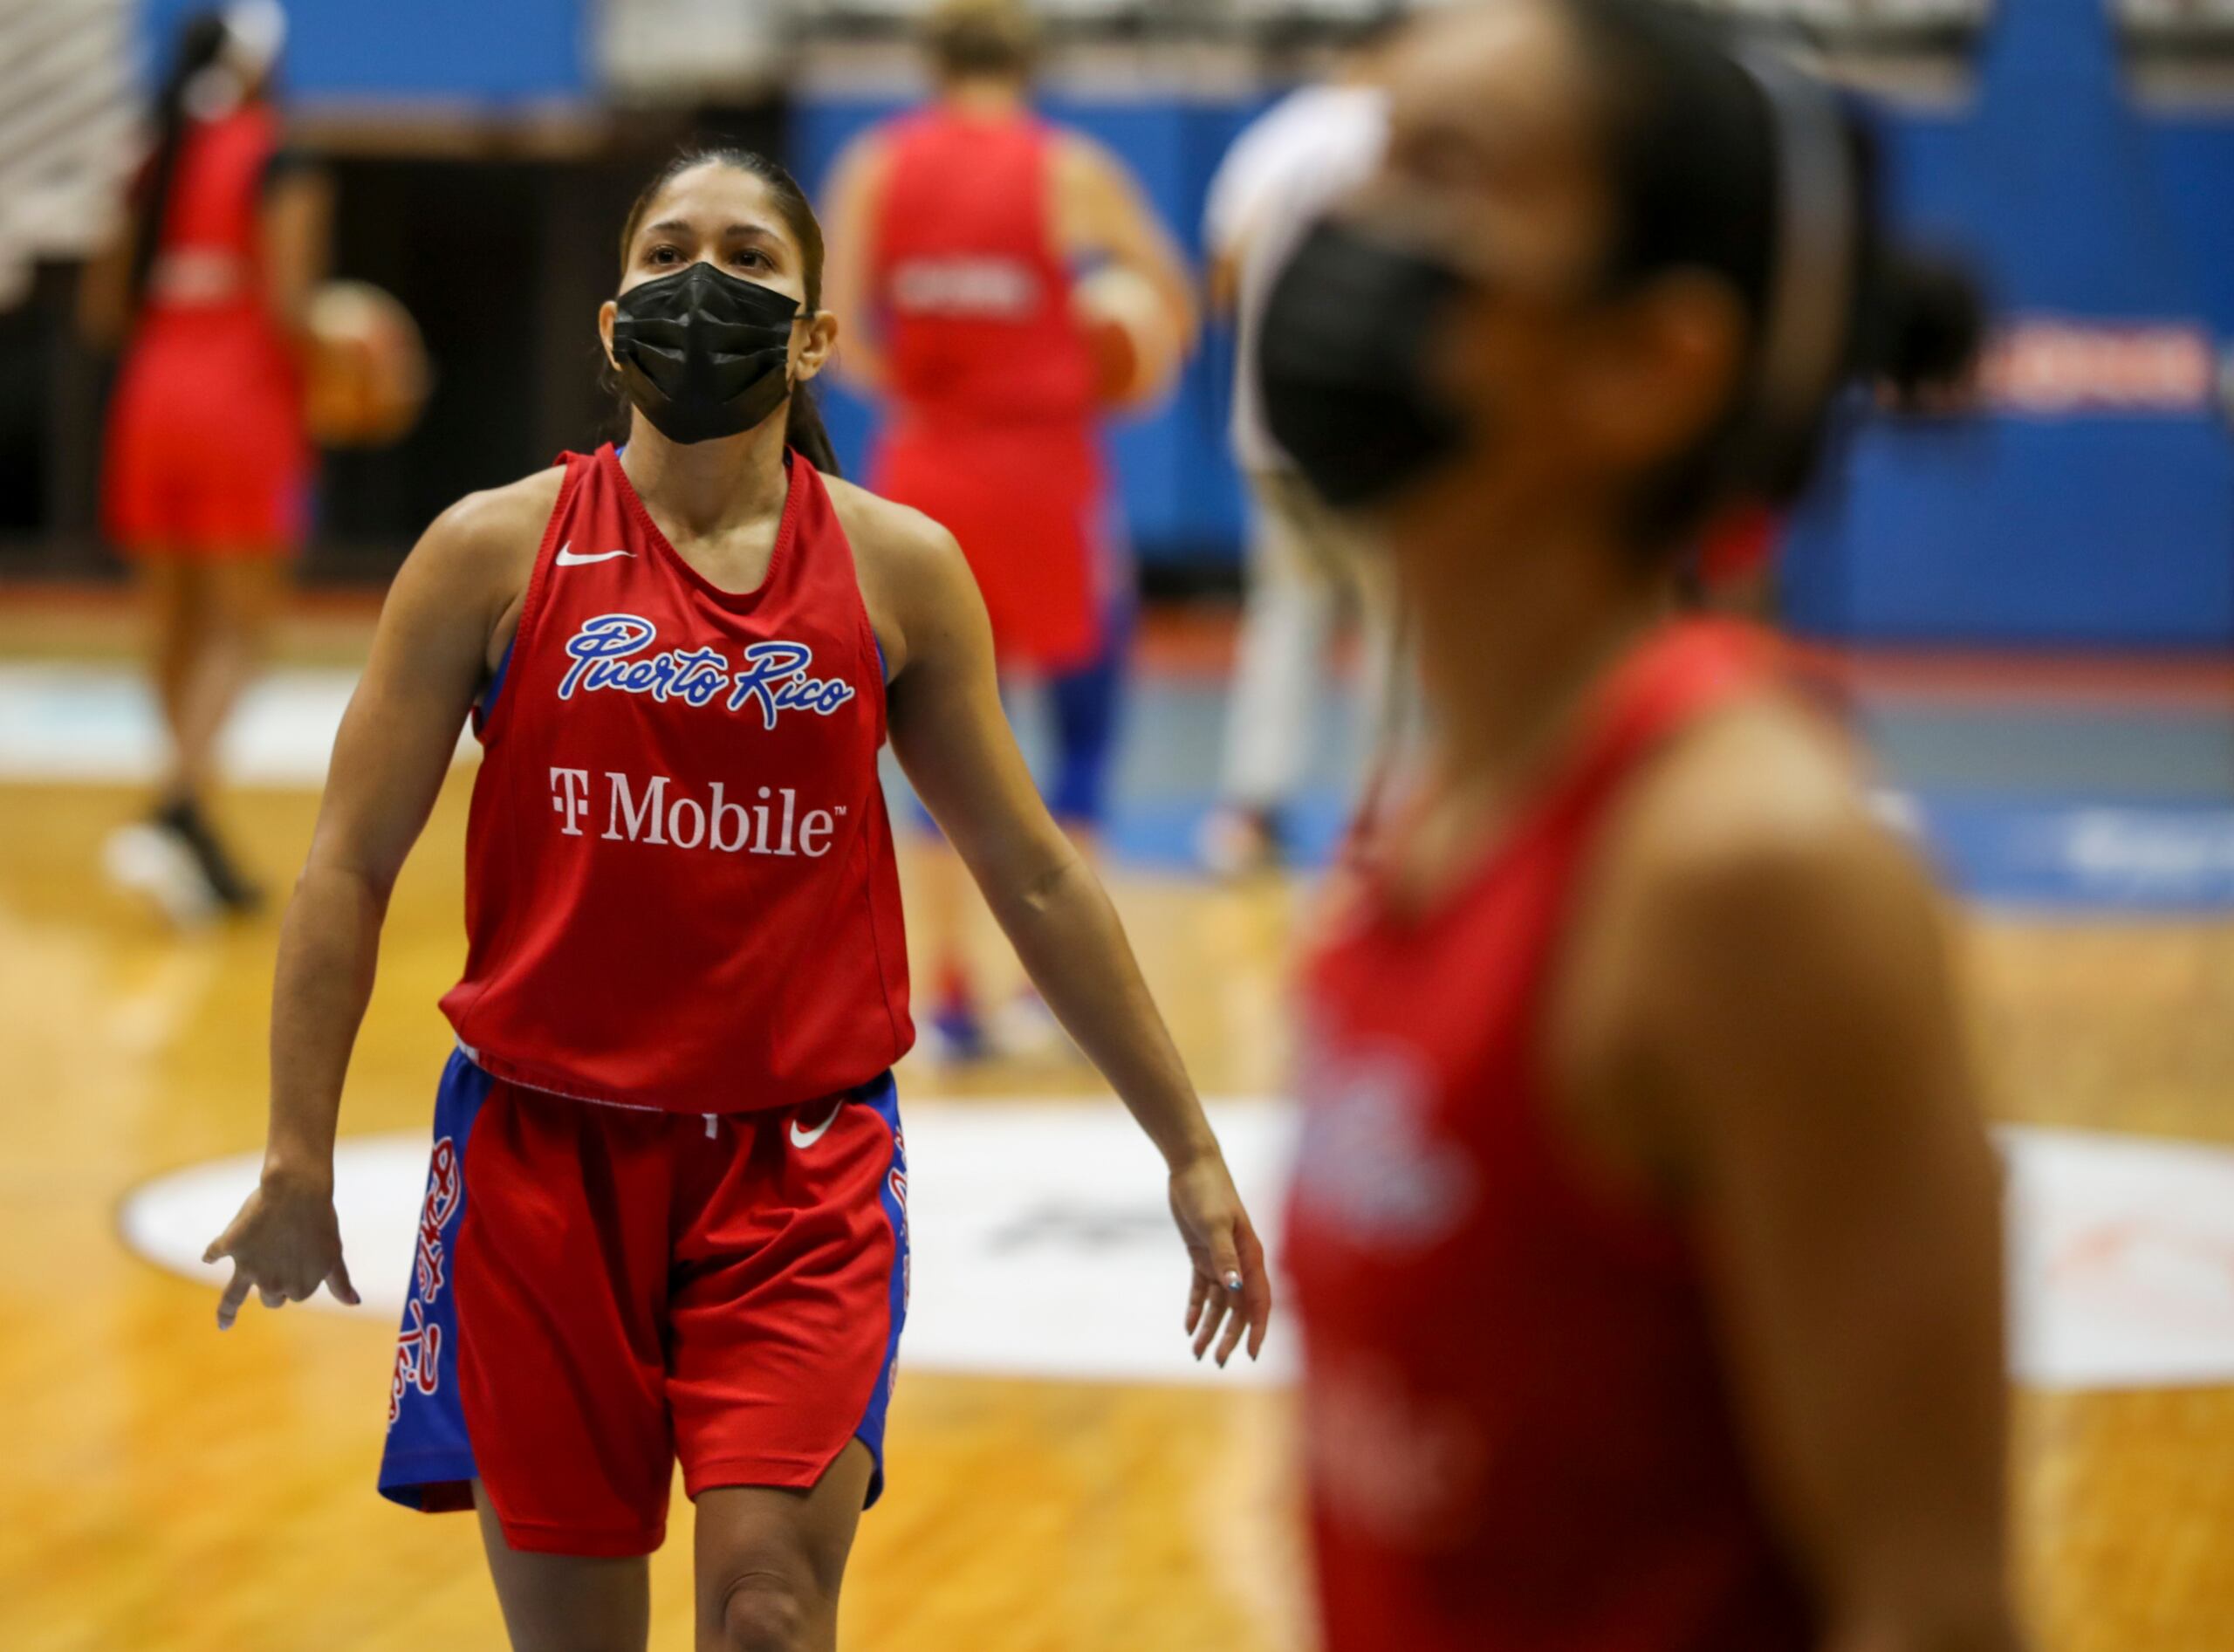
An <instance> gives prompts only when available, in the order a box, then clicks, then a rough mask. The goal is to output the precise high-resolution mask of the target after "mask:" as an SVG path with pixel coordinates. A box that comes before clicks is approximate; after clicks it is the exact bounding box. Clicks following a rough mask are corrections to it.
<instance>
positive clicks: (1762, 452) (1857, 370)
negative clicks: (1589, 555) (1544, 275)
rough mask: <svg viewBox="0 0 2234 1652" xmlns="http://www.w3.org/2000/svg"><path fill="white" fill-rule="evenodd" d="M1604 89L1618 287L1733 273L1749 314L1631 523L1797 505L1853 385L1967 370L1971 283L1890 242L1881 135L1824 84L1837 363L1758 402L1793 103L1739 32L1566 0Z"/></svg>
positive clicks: (1678, 14) (1620, 1)
mask: <svg viewBox="0 0 2234 1652" xmlns="http://www.w3.org/2000/svg"><path fill="white" fill-rule="evenodd" d="M1562 3H1563V5H1564V6H1565V9H1566V12H1567V15H1568V16H1569V17H1571V18H1572V19H1573V23H1574V24H1575V26H1576V29H1577V31H1578V33H1579V36H1580V42H1581V45H1582V48H1583V50H1582V58H1583V61H1584V62H1585V63H1586V65H1588V72H1589V73H1590V74H1591V75H1592V76H1593V80H1594V85H1595V89H1596V92H1597V94H1598V108H1597V111H1596V120H1597V125H1598V130H1599V133H1600V141H1601V142H1602V144H1603V147H1604V157H1605V164H1606V168H1607V177H1608V179H1609V181H1610V183H1611V186H1612V191H1613V197H1614V211H1613V216H1614V224H1615V231H1614V243H1613V245H1612V246H1611V248H1610V249H1609V250H1608V257H1607V270H1606V274H1607V279H1608V280H1609V282H1610V283H1611V284H1614V286H1615V287H1617V288H1618V287H1621V286H1629V285H1634V284H1640V283H1642V282H1645V281H1648V280H1649V279H1651V278H1654V277H1655V276H1657V275H1661V274H1664V273H1667V272H1669V271H1676V270H1679V269H1693V270H1702V271H1707V272H1709V273H1710V274H1713V275H1716V276H1719V277H1721V278H1723V280H1725V281H1726V282H1728V284H1730V289H1731V290H1732V291H1734V292H1735V293H1736V294H1737V298H1738V301H1739V304H1740V305H1741V306H1742V308H1743V310H1744V315H1745V318H1746V321H1747V336H1748V351H1747V358H1746V360H1744V362H1743V363H1742V364H1741V367H1740V376H1739V384H1740V389H1739V390H1738V392H1737V394H1735V395H1733V397H1732V398H1731V404H1730V407H1729V408H1727V409H1726V410H1725V412H1724V414H1723V417H1722V418H1721V419H1720V420H1719V421H1718V422H1717V423H1716V425H1715V426H1714V427H1713V428H1711V429H1710V431H1709V432H1708V433H1707V435H1705V436H1704V437H1703V439H1702V441H1701V442H1700V443H1699V444H1698V446H1696V448H1694V449H1692V450H1691V451H1689V452H1688V453H1685V454H1682V455H1680V456H1677V457H1676V458H1675V459H1674V460H1671V461H1669V463H1666V464H1665V465H1663V466H1662V467H1661V469H1660V470H1659V471H1658V472H1657V473H1656V474H1655V475H1653V476H1648V478H1646V480H1645V482H1644V483H1643V484H1642V486H1641V489H1640V490H1639V491H1638V494H1637V496H1636V497H1635V499H1634V522H1633V525H1634V533H1635V535H1636V537H1637V538H1638V539H1639V540H1640V541H1641V542H1642V543H1645V544H1648V545H1655V546H1659V545H1665V544H1667V543H1668V542H1669V540H1670V539H1680V538H1682V537H1683V536H1685V535H1686V534H1688V533H1689V532H1690V531H1693V530H1695V529H1696V528H1697V527H1698V526H1699V525H1700V524H1702V523H1703V521H1704V520H1705V519H1706V518H1708V517H1710V515H1711V514H1712V513H1713V512H1714V511H1716V510H1717V509H1718V508H1720V507H1722V506H1723V505H1725V504H1730V503H1733V502H1736V501H1739V500H1752V501H1758V502H1760V503H1765V504H1771V505H1782V504H1788V503H1789V502H1790V501H1791V500H1792V499H1793V498H1794V497H1796V496H1797V495H1798V494H1799V491H1800V490H1802V489H1803V488H1804V487H1805V486H1806V483H1807V482H1808V480H1809V478H1810V477H1811V476H1812V475H1813V472H1814V470H1815V469H1816V466H1817V464H1818V463H1819V460H1820V458H1821V456H1822V452H1823V449H1824V445H1825V442H1826V434H1827V432H1828V430H1829V428H1830V423H1831V415H1832V411H1833V408H1834V406H1835V405H1836V403H1837V402H1838V401H1839V399H1840V395H1841V394H1842V393H1843V391H1844V389H1845V387H1847V385H1848V384H1850V383H1852V382H1854V380H1867V381H1874V382H1877V383H1881V384H1884V385H1887V386H1889V387H1891V388H1892V389H1893V391H1894V392H1895V395H1896V396H1897V397H1899V398H1902V399H1904V400H1912V399H1914V398H1915V397H1916V396H1918V395H1919V394H1922V392H1924V391H1926V390H1929V389H1930V388H1933V387H1936V386H1939V385H1943V384H1946V383H1950V382H1952V381H1954V380H1959V378H1960V377H1961V376H1962V375H1963V373H1964V372H1965V371H1966V370H1967V369H1968V367H1969V365H1970V361H1971V360H1972V358H1973V357H1974V356H1975V355H1976V353H1977V347H1978V343H1979V338H1980V333H1981V331H1982V327H1983V318H1982V313H1981V308H1980V305H1979V300H1978V298H1977V291H1976V289H1975V288H1974V287H1973V285H1972V284H1971V283H1970V279H1969V278H1968V277H1967V276H1966V275H1965V274H1964V273H1963V271H1961V270H1960V269H1958V268H1956V266H1954V265H1952V264H1948V263H1944V262H1939V261H1934V260H1930V259H1926V258H1923V257H1917V256H1915V255H1913V254H1911V253H1909V252H1908V251H1907V250H1904V249H1902V248H1901V247H1899V246H1898V245H1896V244H1895V243H1894V241H1893V240H1892V238H1891V237H1890V236H1889V234H1888V230H1887V227H1886V224H1885V223H1884V191H1883V186H1882V181H1881V165H1880V161H1879V156H1878V151H1877V145H1876V141H1875V136H1874V132H1873V130H1872V128H1871V127H1869V125H1868V124H1867V120H1865V119H1864V117H1863V116H1862V114H1861V112H1860V111H1859V110H1858V109H1857V108H1856V107H1855V106H1854V105H1853V103H1852V102H1850V101H1848V100H1846V99H1838V98H1836V97H1835V95H1834V94H1833V93H1830V92H1829V91H1828V90H1827V89H1819V90H1818V91H1817V92H1816V93H1813V94H1811V95H1814V96H1819V98H1820V99H1822V101H1823V105H1824V113H1825V115H1826V117H1827V118H1828V119H1829V120H1832V121H1834V122H1835V123H1836V131H1835V133H1834V134H1833V137H1834V141H1835V142H1836V144H1837V146H1838V147H1839V148H1840V150H1842V152H1843V156H1844V161H1845V172H1846V180H1847V190H1846V196H1847V200H1846V208H1845V209H1846V211H1847V213H1848V214H1849V215H1850V221H1849V222H1848V223H1847V225H1845V226H1844V228H1845V231H1846V233H1845V236H1844V241H1843V245H1844V249H1845V250H1844V256H1845V257H1846V258H1847V261H1848V263H1847V271H1845V274H1846V280H1845V283H1844V286H1845V291H1846V294H1847V302H1846V305H1845V308H1844V313H1843V314H1842V315H1835V316H1833V317H1830V318H1829V319H1828V325H1831V326H1835V327H1836V328H1838V330H1839V332H1838V336H1837V337H1836V338H1834V339H1816V340H1815V341H1814V343H1815V344H1816V346H1818V347H1819V348H1821V349H1822V351H1823V359H1824V360H1826V362H1827V363H1828V364H1829V370H1828V371H1826V372H1825V373H1822V374H1820V375H1819V379H1820V382H1819V384H1818V385H1816V386H1814V387H1812V390H1811V394H1809V396H1808V397H1807V398H1806V402H1805V405H1804V406H1801V407H1799V408H1785V409H1782V410H1779V411H1778V412H1776V413H1774V414H1771V413H1769V412H1768V411H1767V410H1766V409H1765V408H1764V407H1763V406H1762V398H1761V390H1760V380H1761V378H1762V373H1763V367H1764V360H1763V356H1764V352H1765V345H1766V341H1767V339H1768V338H1769V336H1770V334H1771V330H1772V328H1774V327H1775V326H1777V325H1778V317H1776V316H1775V315H1773V314H1772V313H1771V312H1772V310H1773V309H1774V307H1775V305H1776V302H1777V299H1776V297H1775V295H1776V294H1777V292H1778V278H1779V275H1780V273H1781V271H1780V269H1779V265H1780V263H1781V260H1782V258H1783V257H1785V256H1786V254H1787V253H1788V252H1789V250H1790V248H1789V245H1788V243H1787V237H1788V235H1789V234H1790V233H1791V229H1790V226H1788V225H1787V223H1786V221H1785V220H1786V216H1787V215H1786V211H1785V204H1784V195H1783V190H1784V188H1785V179H1784V176H1783V171H1784V168H1785V167H1786V166H1788V165H1791V164H1792V157H1791V155H1790V154H1789V153H1788V151H1789V149H1790V147H1791V136H1792V134H1791V133H1790V131H1789V129H1788V120H1789V111H1788V110H1785V109H1782V108H1780V107H1779V99H1778V97H1777V95H1776V94H1775V93H1772V92H1771V88H1770V85H1769V83H1768V81H1767V79H1765V78H1764V76H1763V75H1762V74H1761V73H1759V72H1756V71H1755V70H1754V69H1752V68H1750V67H1749V66H1748V65H1746V64H1745V63H1744V61H1742V60H1741V58H1740V57H1739V55H1738V53H1737V49H1736V48H1737V43H1736V42H1735V41H1733V40H1732V39H1731V38H1730V37H1729V36H1728V35H1727V33H1726V32H1725V31H1723V30H1722V29H1720V28H1718V27H1717V25H1715V24H1711V23H1710V22H1709V21H1707V20H1706V19H1704V18H1702V17H1697V16H1696V15H1693V14H1688V13H1685V12H1682V11H1680V10H1677V9H1676V8H1675V7H1673V6H1671V5H1669V4H1667V3H1665V0H1562Z"/></svg>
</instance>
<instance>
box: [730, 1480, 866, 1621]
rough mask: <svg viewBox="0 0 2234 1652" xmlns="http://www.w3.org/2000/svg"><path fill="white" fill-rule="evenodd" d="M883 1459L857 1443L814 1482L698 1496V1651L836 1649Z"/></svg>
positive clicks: (748, 1488)
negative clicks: (856, 1545)
mask: <svg viewBox="0 0 2234 1652" xmlns="http://www.w3.org/2000/svg"><path fill="white" fill-rule="evenodd" d="M874 1467H875V1464H874V1459H873V1458H872V1457H870V1455H869V1451H868V1448H867V1447H866V1446H864V1445H863V1444H862V1443H860V1441H859V1440H855V1441H854V1442H853V1443H851V1444H850V1445H848V1446H846V1449H845V1450H843V1451H841V1452H840V1453H839V1457H838V1460H837V1461H836V1462H835V1463H832V1464H831V1465H830V1469H829V1471H828V1472H827V1473H826V1474H825V1475H824V1476H823V1477H822V1478H821V1480H820V1481H819V1482H818V1483H817V1484H815V1485H814V1486H813V1487H812V1489H810V1490H807V1491H782V1490H777V1489H773V1488H770V1487H765V1486H717V1487H715V1488H713V1489H711V1490H709V1491H705V1492H703V1493H702V1494H701V1495H700V1497H699V1498H698V1528H697V1579H698V1583H697V1589H698V1652H834V1649H835V1648H836V1646H837V1644H838V1588H839V1583H840V1581H841V1580H843V1579H844V1577H845V1573H846V1555H847V1554H848V1553H851V1551H852V1549H853V1532H854V1529H855V1527H856V1526H857V1525H859V1524H860V1518H861V1505H862V1504H863V1503H864V1502H865V1501H866V1500H867V1495H868V1487H869V1480H870V1477H871V1476H872V1474H873V1473H874Z"/></svg>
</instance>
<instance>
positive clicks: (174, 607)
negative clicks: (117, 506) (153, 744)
mask: <svg viewBox="0 0 2234 1652" xmlns="http://www.w3.org/2000/svg"><path fill="white" fill-rule="evenodd" d="M133 560H134V570H135V573H136V576H137V581H138V585H139V592H140V612H141V614H142V616H143V621H144V624H145V626H146V637H147V641H146V648H147V675H148V680H149V682H151V683H152V685H153V686H154V690H155V703H156V706H157V707H158V708H159V709H161V712H162V716H163V729H164V732H165V733H166V734H167V735H168V737H169V739H170V750H169V753H168V757H167V760H166V764H165V770H164V777H163V788H164V795H165V796H166V798H168V797H171V796H175V795H176V794H178V793H181V792H191V791H193V790H194V789H195V787H197V786H199V785H201V784H202V779H203V777H202V775H200V774H195V773H189V772H188V765H187V763H186V759H185V753H184V748H185V743H184V741H183V740H182V738H181V735H180V727H181V723H182V718H183V716H184V712H185V706H186V698H187V694H186V690H187V683H188V680H189V679H190V678H191V677H192V675H193V670H194V661H195V655H196V653H197V652H198V644H197V638H198V633H199V627H200V620H201V610H202V579H201V577H200V574H201V570H200V567H199V566H198V565H197V564H195V562H194V561H192V560H190V559H187V558H184V557H181V556H177V555H175V554H173V553H171V552H159V551H144V552H136V553H135V554H134V559H133Z"/></svg>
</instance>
